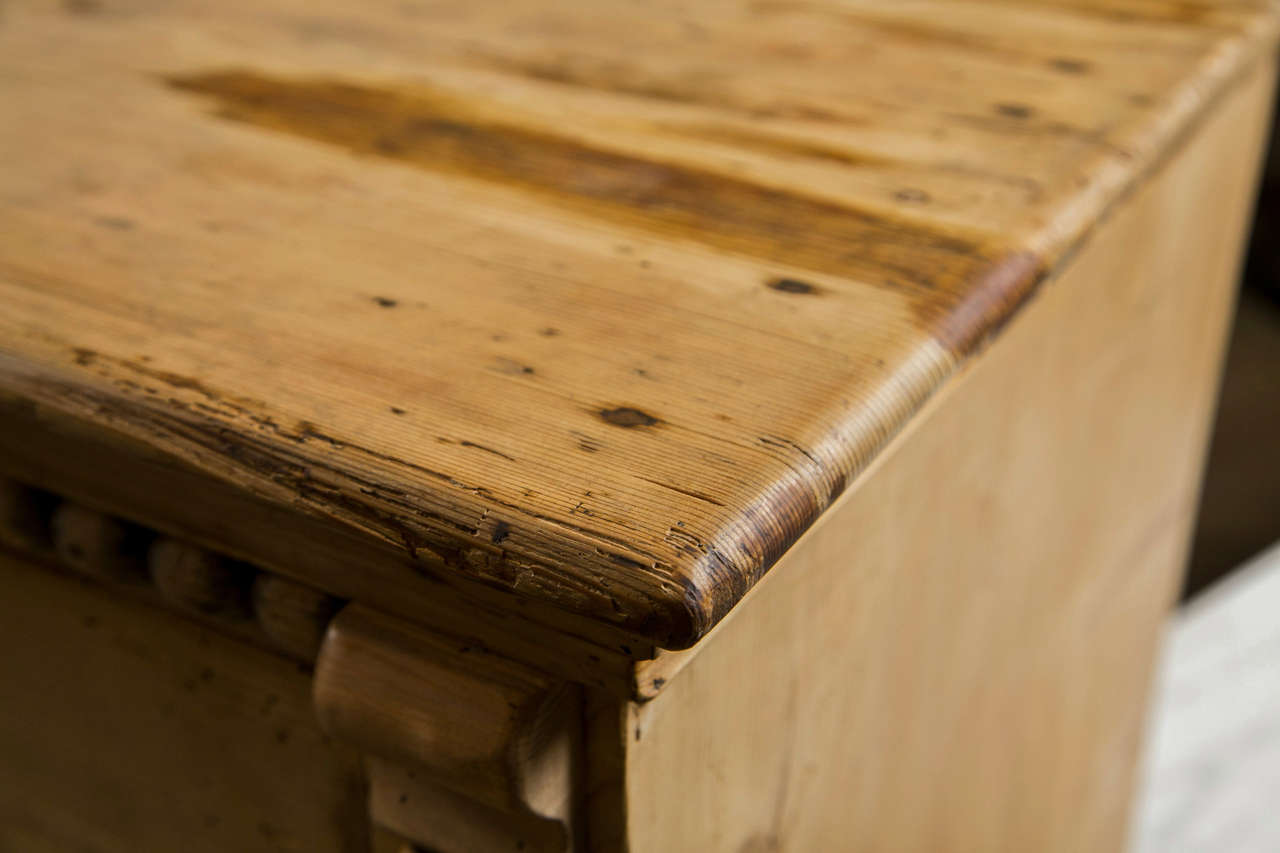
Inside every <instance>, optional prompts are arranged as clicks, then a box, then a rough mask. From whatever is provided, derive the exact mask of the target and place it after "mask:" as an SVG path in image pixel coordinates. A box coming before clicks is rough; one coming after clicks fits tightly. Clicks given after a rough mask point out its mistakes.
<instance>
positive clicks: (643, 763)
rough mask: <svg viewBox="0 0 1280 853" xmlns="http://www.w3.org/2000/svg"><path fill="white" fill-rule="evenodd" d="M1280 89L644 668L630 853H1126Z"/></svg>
mask: <svg viewBox="0 0 1280 853" xmlns="http://www.w3.org/2000/svg"><path fill="white" fill-rule="evenodd" d="M1273 70H1274V69H1273V68H1272V66H1271V65H1270V64H1266V65H1261V66H1259V67H1257V68H1256V69H1254V71H1253V72H1252V73H1251V75H1250V76H1249V78H1248V80H1247V82H1246V83H1245V84H1244V85H1242V86H1241V87H1240V88H1239V89H1238V90H1237V91H1235V92H1233V94H1231V95H1230V96H1229V97H1228V98H1227V99H1225V100H1224V101H1223V102H1222V103H1221V104H1219V105H1218V106H1217V107H1216V109H1215V110H1214V113H1213V114H1212V116H1211V117H1210V118H1209V119H1208V121H1207V123H1206V125H1205V126H1204V127H1203V128H1201V129H1200V130H1199V132H1198V134H1197V135H1196V136H1195V137H1194V139H1193V140H1192V141H1191V142H1190V143H1189V144H1188V145H1187V147H1186V148H1185V149H1183V150H1180V151H1179V152H1178V153H1177V154H1176V156H1174V157H1173V158H1172V159H1171V160H1170V161H1169V163H1168V165H1167V168H1166V169H1165V171H1164V172H1163V173H1162V174H1160V175H1159V176H1158V177H1157V178H1155V179H1154V180H1153V181H1152V182H1151V183H1150V184H1149V185H1147V186H1146V187H1145V188H1143V189H1141V190H1139V191H1138V192H1137V193H1135V194H1134V195H1133V196H1132V197H1131V198H1130V199H1129V200H1128V201H1127V202H1126V203H1125V204H1124V206H1123V207H1122V208H1120V209H1119V210H1117V211H1116V212H1115V214H1114V216H1113V218H1112V219H1111V220H1110V221H1108V222H1107V223H1106V224H1105V226H1104V227H1102V228H1100V229H1099V230H1098V231H1097V232H1096V233H1095V234H1094V235H1093V237H1092V239H1091V240H1090V242H1089V243H1088V244H1087V245H1086V246H1085V247H1084V248H1083V249H1082V250H1081V251H1080V253H1079V254H1078V255H1077V256H1076V257H1075V258H1074V260H1073V262H1072V264H1071V265H1070V266H1069V267H1068V268H1067V269H1066V270H1065V271H1064V272H1063V274H1062V275H1061V276H1060V277H1059V278H1056V279H1054V280H1053V281H1051V282H1049V283H1048V284H1047V285H1046V286H1045V287H1044V289H1043V291H1042V292H1041V294H1040V295H1039V297H1038V298H1037V299H1036V301H1035V302H1034V303H1033V304H1031V305H1030V306H1028V308H1027V309H1026V310H1025V312H1024V313H1023V314H1022V316H1020V317H1019V318H1018V320H1017V321H1015V322H1014V323H1013V325H1012V326H1011V327H1010V329H1009V330H1008V331H1007V332H1006V334H1005V335H1004V337H1003V338H1002V339H1001V340H999V341H997V342H996V343H995V344H994V345H992V347H991V348H990V350H989V352H988V353H987V354H986V355H985V356H984V358H983V359H981V360H980V361H979V362H978V363H976V364H974V365H973V367H972V368H971V369H969V370H968V371H967V372H966V374H965V375H964V376H963V377H962V378H960V379H959V380H958V381H957V382H956V383H954V385H953V386H952V387H951V389H950V390H949V391H948V392H947V393H946V394H944V395H943V396H942V398H940V399H939V400H937V401H936V403H935V404H934V405H933V406H931V408H930V410H929V411H928V412H927V413H926V414H925V415H924V416H923V417H922V418H921V420H920V421H919V422H918V425H917V426H916V427H915V428H914V429H913V430H912V431H910V432H909V433H908V434H906V435H904V436H903V437H901V438H900V439H899V440H898V441H897V442H895V444H894V446H893V447H892V448H891V449H890V450H889V451H887V452H886V454H885V455H884V456H882V457H881V460H880V461H879V462H878V463H877V465H876V467H874V468H873V469H872V470H871V471H869V472H868V473H867V474H866V476H865V477H864V478H863V479H862V480H861V481H860V482H859V483H858V485H857V486H856V487H855V488H854V489H853V490H852V491H851V493H850V494H849V495H847V496H846V498H845V499H843V501H842V502H841V504H840V505H838V506H837V507H836V508H835V509H834V510H833V511H832V512H831V513H830V514H829V515H828V516H827V517H826V518H825V519H824V520H823V521H822V522H821V523H820V524H819V525H817V526H816V527H815V528H814V529H813V530H812V531H810V533H809V534H808V535H807V536H806V537H805V538H804V539H803V540H802V541H801V542H800V543H799V544H798V545H797V546H796V548H795V549H793V550H792V551H791V552H790V553H789V554H788V555H787V556H786V558H785V559H784V560H783V561H782V562H781V563H780V564H779V566H778V567H777V568H776V569H775V570H774V572H772V573H771V574H770V576H769V577H768V578H767V579H766V580H765V581H764V582H763V583H761V584H760V586H759V587H758V588H757V589H756V590H755V591H753V592H752V594H751V595H750V596H748V598H747V600H746V601H744V602H743V603H742V605H741V606H740V607H739V609H738V610H736V611H735V612H734V613H733V614H732V615H731V616H730V617H729V618H728V619H727V620H725V622H724V623H722V624H721V626H720V627H719V628H718V629H717V630H716V632H715V633H713V634H712V636H710V637H709V638H708V639H706V640H705V641H704V642H703V643H702V645H701V646H700V647H699V649H698V651H697V654H696V655H694V656H692V659H691V660H688V659H687V656H686V657H685V658H684V659H683V662H684V663H685V665H684V667H683V669H682V670H679V671H677V670H678V667H672V666H670V665H667V666H665V667H664V666H663V665H662V661H661V659H660V661H659V662H656V663H655V664H653V665H651V667H650V668H649V669H647V671H646V672H644V673H642V674H641V676H640V677H641V678H645V677H646V676H647V677H650V678H666V679H667V680H666V681H665V683H664V684H663V685H661V687H660V689H659V690H658V691H657V696H656V698H654V699H653V700H652V701H649V702H648V703H646V704H643V705H639V706H633V707H632V709H631V711H630V713H629V716H628V717H627V719H626V723H627V726H628V728H627V729H626V731H625V735H626V736H625V740H624V743H625V745H626V769H625V771H624V772H625V784H626V791H627V814H626V815H625V817H624V821H625V825H626V827H627V829H628V832H629V842H630V850H631V851H632V853H650V851H654V852H655V853H656V851H667V850H724V851H742V853H746V851H782V850H786V851H808V850H856V851H860V853H875V851H895V853H903V851H971V850H983V851H1006V850H1007V851H1027V850H1035V851H1081V850H1088V851H1108V850H1112V851H1118V850H1120V849H1122V844H1123V840H1124V830H1125V820H1126V813H1127V809H1128V803H1129V799H1130V793H1131V786H1132V769H1133V761H1134V756H1135V751H1136V747H1137V744H1138V740H1139V733H1140V725H1141V722H1142V719H1143V711H1144V699H1145V696H1146V692H1147V685H1148V679H1149V676H1150V672H1151V663H1152V653H1153V646H1154V644H1155V642H1156V639H1157V637H1158V631H1159V626H1160V624H1161V620H1162V617H1163V615H1164V613H1165V612H1166V608H1167V607H1168V605H1169V602H1170V600H1171V598H1172V595H1173V593H1174V591H1175V589H1176V585H1177V579H1178V572H1179V570H1180V568H1181V565H1182V560H1183V557H1184V554H1185V549H1186V540H1187V534H1188V530H1189V525H1188V523H1189V520H1190V518H1191V515H1192V513H1193V511H1194V508H1195V501H1196V493H1197V488H1198V481H1199V465H1200V462H1199V460H1200V455H1199V454H1200V452H1201V449H1202V448H1203V446H1204V442H1205V439H1206V431H1207V428H1208V423H1209V413H1210V409H1211V406H1212V402H1213V395H1214V389H1215V386H1216V381H1217V376H1216V372H1217V369H1218V364H1219V357H1220V354H1221V349H1222V342H1223V337H1224V334H1223V333H1224V327H1225V324H1226V321H1227V317H1228V314H1229V309H1230V305H1231V297H1232V292H1233V284H1234V281H1235V275H1236V271H1237V264H1238V258H1239V256H1240V248H1241V238H1242V235H1243V234H1244V225H1245V223H1246V221H1247V216H1248V214H1249V210H1250V204H1251V200H1252V188H1253V178H1254V175H1255V172H1256V166H1257V164H1258V161H1259V148H1260V143H1261V142H1262V140H1263V138H1264V135H1265V129H1266V127H1267V115H1268V106H1269V104H1270V98H1271V92H1272V86H1271V83H1272V73H1273ZM675 657H676V659H677V660H681V657H680V656H675Z"/></svg>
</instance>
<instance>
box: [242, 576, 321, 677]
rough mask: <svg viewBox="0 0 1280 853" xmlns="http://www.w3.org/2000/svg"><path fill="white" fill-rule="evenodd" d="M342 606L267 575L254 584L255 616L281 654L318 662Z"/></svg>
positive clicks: (303, 587) (278, 577)
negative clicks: (335, 615)
mask: <svg viewBox="0 0 1280 853" xmlns="http://www.w3.org/2000/svg"><path fill="white" fill-rule="evenodd" d="M341 606H342V602H341V601H339V600H338V599H336V598H334V597H333V596H330V595H327V594H325V593H323V592H321V591H320V590H318V589H315V588H313V587H309V586H306V585H305V584H300V583H297V582H296V581H292V580H289V579H288V578H283V577H280V576H279V575H272V574H267V573H262V574H259V575H258V576H257V577H256V578H255V579H254V581H253V613H254V616H255V617H256V618H257V620H258V624H259V625H260V626H261V627H262V631H263V633H264V634H266V635H267V637H268V638H270V640H271V642H272V643H274V644H275V645H276V646H277V647H278V648H279V649H280V650H281V651H283V652H286V653H288V654H290V655H293V656H295V657H297V658H300V659H302V660H305V661H313V660H315V657H316V653H317V652H319V651H320V641H321V640H323V639H324V632H325V628H326V627H327V626H328V624H329V620H330V619H332V618H333V616H334V614H336V613H337V612H338V610H339V608H340V607H341Z"/></svg>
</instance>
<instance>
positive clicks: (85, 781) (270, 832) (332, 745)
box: [0, 553, 370, 853]
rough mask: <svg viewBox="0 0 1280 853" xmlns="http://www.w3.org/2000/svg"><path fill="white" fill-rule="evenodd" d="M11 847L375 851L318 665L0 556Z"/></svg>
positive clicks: (7, 840) (2, 738)
mask: <svg viewBox="0 0 1280 853" xmlns="http://www.w3.org/2000/svg"><path fill="white" fill-rule="evenodd" d="M0 589H3V591H4V592H3V594H2V595H0V648H3V650H4V651H3V653H0V851H4V853H9V851H13V852H14V853H18V851H21V853H46V852H47V853H54V851H58V853H63V851H66V853H70V852H71V851H76V853H86V851H93V853H116V851H133V853H152V851H154V853H172V851H175V850H183V851H230V850H234V851H245V852H246V853H248V851H263V853H266V851H307V853H328V852H329V851H332V853H353V851H366V850H368V846H369V843H370V831H369V826H368V818H367V807H366V796H367V795H366V790H365V789H366V783H365V781H364V773H363V770H362V767H361V762H360V756H359V755H358V754H357V753H356V752H355V750H353V749H351V748H349V747H347V746H344V745H341V744H339V743H337V742H334V741H333V740H331V739H330V738H328V737H326V736H325V735H324V734H323V733H322V732H321V731H320V729H319V727H318V725H317V723H316V720H315V711H314V706H313V703H312V701H311V674H310V672H309V669H308V668H307V667H305V666H301V665H299V664H298V663H296V662H295V661H292V660H289V659H288V658H287V657H285V656H283V655H277V654H273V653H272V652H269V651H265V650H263V649H260V648H257V647H254V646H252V645H249V644H248V643H245V642H241V641H239V640H237V639H233V638H231V637H228V636H226V635H224V634H222V633H219V632H217V631H214V630H212V629H210V628H208V627H205V626H202V625H199V624H195V623H193V622H191V621H189V620H187V619H185V618H182V617H180V616H177V615H174V614H172V613H169V612H166V611H164V610H162V609H160V608H157V607H154V606H152V605H150V604H147V603H143V602H140V601H135V600H131V599H130V598H129V597H128V596H121V595H117V594H114V593H108V592H107V591H106V590H104V589H101V588H99V587H97V586H95V585H92V584H91V583H88V582H83V581H81V580H79V579H77V578H74V577H68V576H65V575H59V574H56V573H53V572H50V571H49V570H48V568H47V567H45V566H41V565H38V564H37V563H36V562H35V561H33V560H29V559H27V558H25V557H20V556H15V555H13V554H12V553H0Z"/></svg>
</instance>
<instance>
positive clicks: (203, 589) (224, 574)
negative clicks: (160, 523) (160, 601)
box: [147, 538, 252, 615]
mask: <svg viewBox="0 0 1280 853" xmlns="http://www.w3.org/2000/svg"><path fill="white" fill-rule="evenodd" d="M147 564H148V568H149V569H150V571H151V579H152V581H154V582H155V585H156V588H157V589H158V590H159V591H160V594H161V595H163V596H164V597H165V599H167V600H168V601H170V602H172V603H173V604H176V605H178V606H179V607H183V608H186V609H188V610H195V611H198V612H200V613H225V614H235V615H246V613H247V604H248V601H247V599H248V586H249V583H250V582H251V578H252V572H251V571H250V570H249V569H248V568H247V567H245V566H243V565H240V564H239V563H235V562H233V561H231V560H228V559H227V558H225V557H223V556H221V555H219V554H215V553H213V552H212V551H206V550H205V549H204V548H199V547H196V546H195V545H189V544H187V543H186V542H179V541H178V540H176V539H168V538H164V539H157V540H156V541H155V543H154V544H152V546H151V550H150V553H149V554H148V557H147Z"/></svg>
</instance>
